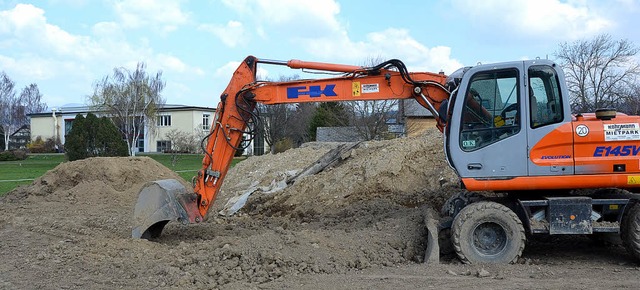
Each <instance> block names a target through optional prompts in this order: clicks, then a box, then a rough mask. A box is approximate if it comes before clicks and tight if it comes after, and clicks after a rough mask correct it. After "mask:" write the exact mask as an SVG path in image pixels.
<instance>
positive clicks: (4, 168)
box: [0, 154, 65, 196]
mask: <svg viewBox="0 0 640 290" xmlns="http://www.w3.org/2000/svg"><path fill="white" fill-rule="evenodd" d="M64 161H65V160H64V155H62V154H33V155H29V157H27V159H25V160H21V161H2V162H0V180H22V181H0V196H2V195H4V194H5V193H7V192H9V191H10V190H12V189H14V188H16V187H18V186H19V185H26V184H31V182H32V179H35V178H38V177H40V176H42V175H43V174H44V173H45V172H47V171H49V170H50V169H53V168H54V167H56V166H58V164H60V163H62V162H64Z"/></svg>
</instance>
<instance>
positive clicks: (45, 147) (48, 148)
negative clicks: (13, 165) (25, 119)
mask: <svg viewBox="0 0 640 290" xmlns="http://www.w3.org/2000/svg"><path fill="white" fill-rule="evenodd" d="M27 150H29V152H31V153H57V151H56V141H55V140H53V138H48V139H47V140H42V137H40V136H38V137H36V140H34V141H32V142H30V143H29V144H27Z"/></svg>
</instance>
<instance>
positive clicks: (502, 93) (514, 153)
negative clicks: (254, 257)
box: [446, 62, 528, 179]
mask: <svg viewBox="0 0 640 290" xmlns="http://www.w3.org/2000/svg"><path fill="white" fill-rule="evenodd" d="M523 72H524V63H523V62H511V63H503V64H496V65H485V66H477V67H474V68H472V69H470V70H469V71H467V72H466V73H465V75H464V77H463V80H462V83H461V84H460V86H459V91H458V94H457V96H456V100H455V103H454V104H453V111H452V114H451V117H450V124H449V125H450V127H449V128H448V129H449V130H448V136H447V140H446V144H447V153H448V158H449V161H450V162H451V163H452V165H453V167H454V168H455V169H456V170H457V171H458V174H459V175H460V176H461V177H463V178H467V177H470V178H490V179H493V178H496V179H502V178H511V177H517V176H526V175H527V174H528V172H527V170H528V166H527V132H526V128H525V123H526V122H524V120H523V117H524V114H522V112H523V111H524V110H525V104H524V102H523V96H524V94H523V91H524V84H523V83H524V82H523V80H524V73H523Z"/></svg>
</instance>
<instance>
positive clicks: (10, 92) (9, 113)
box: [0, 72, 19, 150]
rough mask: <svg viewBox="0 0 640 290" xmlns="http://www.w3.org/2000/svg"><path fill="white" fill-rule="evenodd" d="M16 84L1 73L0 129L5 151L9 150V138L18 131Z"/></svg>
mask: <svg viewBox="0 0 640 290" xmlns="http://www.w3.org/2000/svg"><path fill="white" fill-rule="evenodd" d="M14 88H15V83H14V82H13V81H12V80H11V79H10V78H9V76H7V74H5V73H4V72H2V73H0V127H1V128H2V132H3V134H4V150H9V136H11V134H12V133H13V132H14V131H15V130H16V129H17V127H16V126H17V122H16V114H15V113H16V110H17V107H18V104H19V101H18V97H17V96H16V92H15V89H14Z"/></svg>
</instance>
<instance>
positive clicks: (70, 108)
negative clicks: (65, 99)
mask: <svg viewBox="0 0 640 290" xmlns="http://www.w3.org/2000/svg"><path fill="white" fill-rule="evenodd" d="M215 110H216V109H215V108H211V107H200V106H187V105H178V104H164V105H163V106H161V107H160V110H159V111H160V112H172V111H215ZM53 111H55V112H56V114H84V113H89V112H98V111H99V110H96V109H95V108H92V107H91V106H86V105H82V104H66V105H63V106H61V107H58V108H49V109H48V110H46V111H44V112H41V113H34V114H29V115H28V116H29V117H42V116H47V117H48V116H51V114H53Z"/></svg>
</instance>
